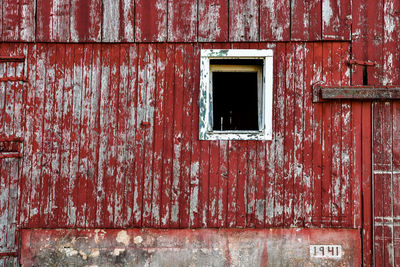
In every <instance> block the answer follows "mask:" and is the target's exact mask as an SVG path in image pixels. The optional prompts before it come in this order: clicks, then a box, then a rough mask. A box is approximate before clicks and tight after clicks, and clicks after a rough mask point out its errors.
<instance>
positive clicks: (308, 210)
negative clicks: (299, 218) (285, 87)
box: [303, 43, 317, 227]
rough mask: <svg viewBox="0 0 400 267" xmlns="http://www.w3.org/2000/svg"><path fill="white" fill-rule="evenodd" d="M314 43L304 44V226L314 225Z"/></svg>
mask: <svg viewBox="0 0 400 267" xmlns="http://www.w3.org/2000/svg"><path fill="white" fill-rule="evenodd" d="M313 58H314V43H306V44H305V45H304V62H303V67H304V85H303V86H304V87H303V89H304V101H303V105H304V154H303V183H304V226H305V227H310V226H311V225H312V201H313V180H312V177H313V172H314V170H313V161H314V160H313V114H314V105H313V104H312V90H311V88H312V85H313V84H315V83H316V82H317V80H315V77H314V72H313V68H312V67H308V66H312V65H314V64H315V62H314V61H313Z"/></svg>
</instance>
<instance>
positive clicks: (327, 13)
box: [322, 0, 333, 26]
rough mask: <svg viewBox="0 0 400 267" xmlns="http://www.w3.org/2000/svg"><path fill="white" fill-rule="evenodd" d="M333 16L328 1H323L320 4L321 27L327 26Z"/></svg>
mask: <svg viewBox="0 0 400 267" xmlns="http://www.w3.org/2000/svg"><path fill="white" fill-rule="evenodd" d="M332 16H333V12H332V7H331V6H330V0H323V2H322V20H323V21H324V24H323V26H329V24H330V23H331V19H332Z"/></svg>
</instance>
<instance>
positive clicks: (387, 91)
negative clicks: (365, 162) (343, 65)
mask: <svg viewBox="0 0 400 267" xmlns="http://www.w3.org/2000/svg"><path fill="white" fill-rule="evenodd" d="M340 99H344V100H381V101H388V100H396V99H400V86H337V87H333V86H332V87H330V86H326V87H325V86H320V85H315V86H314V88H313V102H322V101H327V100H340Z"/></svg>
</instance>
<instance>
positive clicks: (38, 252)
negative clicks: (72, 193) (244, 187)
mask: <svg viewBox="0 0 400 267" xmlns="http://www.w3.org/2000/svg"><path fill="white" fill-rule="evenodd" d="M21 264H22V266H88V267H89V266H90V267H94V266H99V267H100V266H173V267H178V266H246V267H250V266H274V267H275V266H301V267H305V266H360V265H361V240H360V232H359V230H356V229H340V230H339V229H264V230H254V229H219V230H218V229H196V230H189V229H185V230H155V229H123V230H122V229H83V230H82V229H51V230H46V229H25V230H23V231H22V248H21Z"/></svg>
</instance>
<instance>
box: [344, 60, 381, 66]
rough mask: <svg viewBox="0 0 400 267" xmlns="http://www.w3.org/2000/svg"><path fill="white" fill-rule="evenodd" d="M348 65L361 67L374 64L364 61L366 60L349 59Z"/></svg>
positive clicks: (373, 63)
mask: <svg viewBox="0 0 400 267" xmlns="http://www.w3.org/2000/svg"><path fill="white" fill-rule="evenodd" d="M349 64H350V65H362V66H374V65H375V64H376V62H374V61H366V60H357V59H350V60H349Z"/></svg>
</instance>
